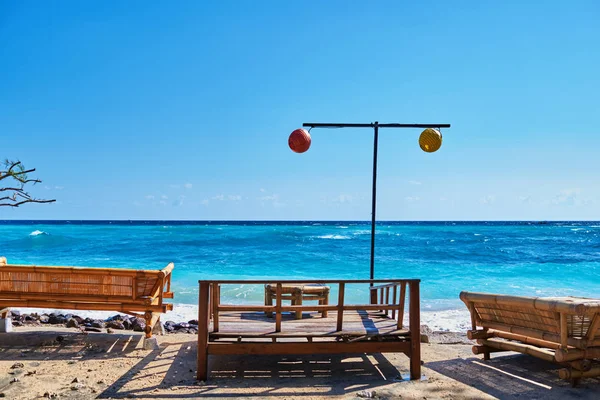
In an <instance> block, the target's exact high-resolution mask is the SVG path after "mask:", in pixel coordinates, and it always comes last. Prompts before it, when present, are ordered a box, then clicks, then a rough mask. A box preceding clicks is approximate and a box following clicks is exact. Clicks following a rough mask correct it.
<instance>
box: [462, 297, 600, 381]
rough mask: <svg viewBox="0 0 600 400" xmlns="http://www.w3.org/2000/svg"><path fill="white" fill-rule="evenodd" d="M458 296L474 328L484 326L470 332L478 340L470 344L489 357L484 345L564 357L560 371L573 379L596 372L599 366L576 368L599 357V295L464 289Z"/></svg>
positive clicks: (553, 358)
mask: <svg viewBox="0 0 600 400" xmlns="http://www.w3.org/2000/svg"><path fill="white" fill-rule="evenodd" d="M460 298H461V300H462V301H463V302H464V303H465V304H466V305H467V308H468V309H469V311H470V313H471V317H472V321H473V329H476V326H480V327H482V328H484V330H470V331H469V332H468V336H469V337H470V338H473V339H475V338H477V339H478V340H477V341H478V342H479V343H480V344H481V345H482V346H475V347H474V349H473V352H474V353H475V354H484V356H485V358H486V359H489V354H490V351H488V349H492V348H493V349H496V350H505V351H518V352H521V353H525V354H530V355H533V356H536V357H538V358H542V359H544V360H548V361H554V362H559V363H565V362H568V363H570V369H566V370H561V374H560V375H561V377H563V378H566V379H571V380H572V383H576V382H577V381H576V380H577V379H580V378H582V377H591V376H600V369H599V368H592V367H590V369H589V370H586V371H580V370H577V369H578V368H579V369H582V366H586V369H587V366H588V365H591V364H590V363H591V362H592V361H593V360H597V361H600V299H588V298H579V297H522V296H505V295H497V294H487V293H470V292H462V293H461V294H460ZM507 340H510V341H507ZM573 369H575V371H573ZM590 371H591V372H590Z"/></svg>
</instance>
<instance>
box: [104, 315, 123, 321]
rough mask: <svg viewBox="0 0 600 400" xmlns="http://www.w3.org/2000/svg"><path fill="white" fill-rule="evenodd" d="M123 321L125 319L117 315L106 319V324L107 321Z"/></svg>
mask: <svg viewBox="0 0 600 400" xmlns="http://www.w3.org/2000/svg"><path fill="white" fill-rule="evenodd" d="M124 319H125V318H123V316H122V315H121V314H117V315H113V316H112V317H110V318H109V319H107V320H106V322H108V321H123V320H124Z"/></svg>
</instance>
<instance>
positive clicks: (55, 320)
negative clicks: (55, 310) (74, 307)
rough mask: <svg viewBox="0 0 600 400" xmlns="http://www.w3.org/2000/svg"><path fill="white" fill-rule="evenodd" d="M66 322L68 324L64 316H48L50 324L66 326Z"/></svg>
mask: <svg viewBox="0 0 600 400" xmlns="http://www.w3.org/2000/svg"><path fill="white" fill-rule="evenodd" d="M65 322H67V319H66V318H65V316H64V315H55V314H50V315H49V316H48V323H49V324H52V325H58V324H64V323H65Z"/></svg>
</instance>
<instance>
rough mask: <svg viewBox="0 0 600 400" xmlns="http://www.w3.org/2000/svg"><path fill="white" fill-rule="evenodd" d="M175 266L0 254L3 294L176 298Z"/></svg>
mask: <svg viewBox="0 0 600 400" xmlns="http://www.w3.org/2000/svg"><path fill="white" fill-rule="evenodd" d="M173 267H174V265H173V263H170V264H169V265H167V267H165V268H163V269H162V270H132V269H118V268H91V267H59V266H37V265H15V264H7V263H6V259H5V258H3V257H0V298H4V299H6V298H23V297H28V296H29V297H35V296H49V297H52V296H58V297H65V298H68V297H69V296H73V297H77V298H86V297H89V298H90V299H96V298H99V297H101V298H103V299H107V300H109V299H112V300H116V301H119V300H132V301H136V300H144V299H145V300H151V301H152V302H153V303H157V302H161V301H162V298H163V297H166V298H172V293H171V292H170V284H171V272H172V270H173ZM165 286H166V288H165ZM165 289H166V290H165Z"/></svg>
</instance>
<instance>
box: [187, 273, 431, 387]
mask: <svg viewBox="0 0 600 400" xmlns="http://www.w3.org/2000/svg"><path fill="white" fill-rule="evenodd" d="M311 283H312V284H321V285H331V286H333V287H332V289H337V298H338V300H337V304H312V305H311V304H302V305H297V304H295V305H289V306H287V305H283V304H282V298H283V297H284V293H283V287H284V285H300V286H302V285H308V284H311ZM377 283H379V284H380V285H378V286H371V287H370V288H369V286H368V285H370V284H371V285H372V284H377ZM265 284H269V285H270V287H273V286H274V287H275V288H276V289H275V304H274V305H250V304H235V305H234V304H221V288H222V287H224V286H229V288H230V289H231V285H235V286H238V287H239V286H240V285H244V287H245V288H247V287H248V286H249V285H256V287H258V288H259V290H264V288H265ZM355 284H362V285H363V286H364V287H365V288H366V289H370V294H369V296H365V297H366V298H365V303H367V304H347V303H346V302H345V291H346V288H347V285H355ZM407 288H408V290H409V293H410V297H409V298H410V301H409V304H408V309H409V321H410V324H409V327H408V329H407V328H406V327H405V326H404V325H403V321H402V320H403V317H404V310H405V306H406V305H407V304H406V297H407ZM367 297H368V298H367ZM419 308H420V305H419V280H417V279H412V280H401V279H388V280H345V281H338V280H317V281H289V280H286V281H234V280H230V281H215V280H201V281H200V293H199V311H198V314H199V316H198V375H197V378H198V380H202V381H206V379H207V378H208V373H209V371H208V357H209V356H212V355H224V354H256V355H273V354H277V355H286V354H296V355H300V354H307V355H308V354H334V353H385V352H388V353H389V352H393V353H404V354H406V355H407V356H408V357H409V358H410V377H411V379H420V377H421V347H420V346H421V344H420V310H419ZM324 311H330V312H329V314H328V315H327V316H323V312H324ZM298 312H300V313H302V314H303V315H302V318H301V319H298V318H297V313H298ZM270 313H272V314H274V317H271V318H270V317H268V316H267V315H266V314H270Z"/></svg>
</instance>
